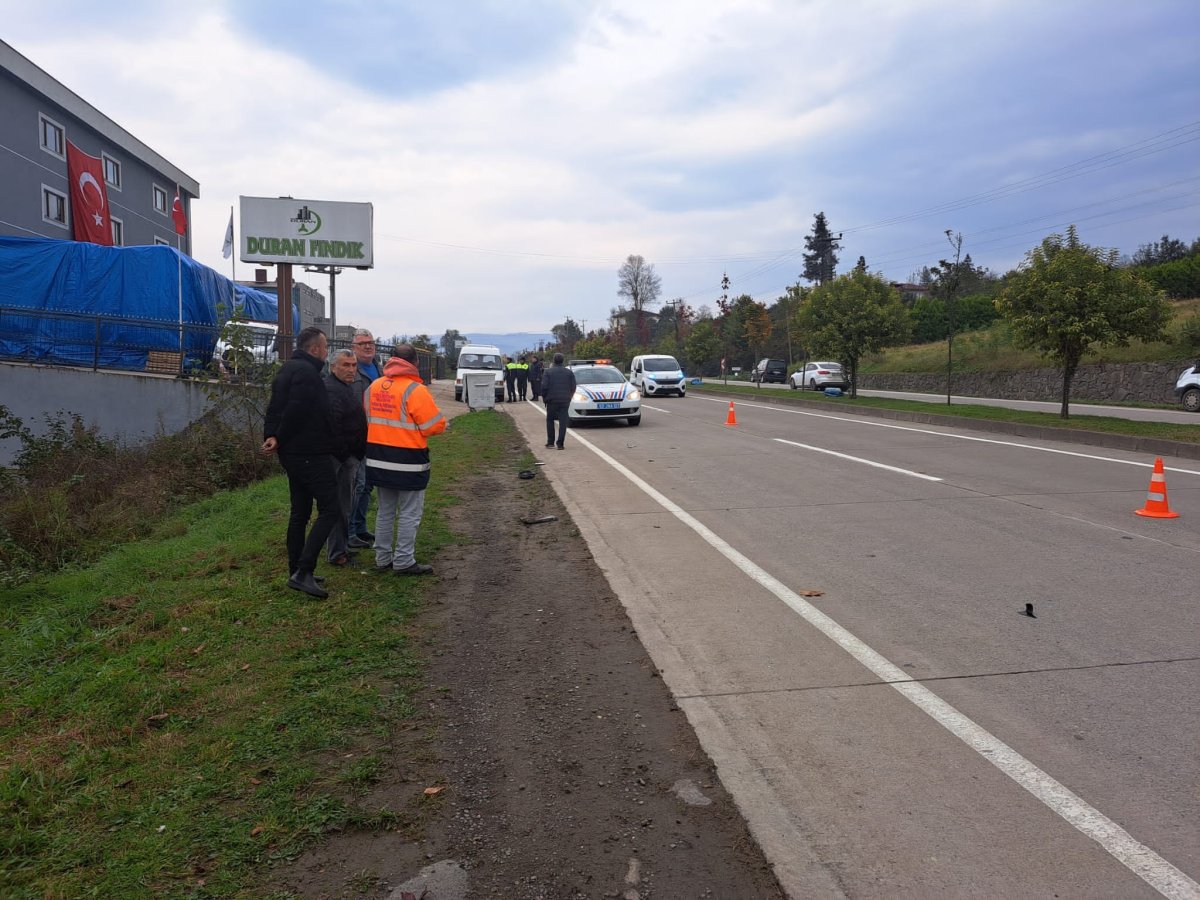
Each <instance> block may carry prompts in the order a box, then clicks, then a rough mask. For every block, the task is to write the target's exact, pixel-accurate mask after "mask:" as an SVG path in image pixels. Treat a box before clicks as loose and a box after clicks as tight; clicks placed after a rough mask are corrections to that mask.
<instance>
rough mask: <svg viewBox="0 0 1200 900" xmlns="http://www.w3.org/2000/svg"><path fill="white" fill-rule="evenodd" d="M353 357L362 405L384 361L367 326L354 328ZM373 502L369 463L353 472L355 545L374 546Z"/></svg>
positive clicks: (352, 533) (352, 544) (352, 539)
mask: <svg viewBox="0 0 1200 900" xmlns="http://www.w3.org/2000/svg"><path fill="white" fill-rule="evenodd" d="M351 346H352V348H353V349H354V359H355V361H357V363H358V378H357V380H356V381H355V382H354V390H355V391H356V392H357V393H358V402H359V405H361V404H362V398H363V394H365V393H366V392H367V388H369V387H370V386H371V382H372V381H374V380H375V379H376V378H378V377H380V376H381V375H382V374H383V361H382V360H381V359H380V358H379V355H378V354H377V353H376V352H375V336H374V335H373V334H371V332H370V331H368V330H367V329H366V328H359V329H358V330H357V331H355V332H354V340H353V341H352V342H351ZM370 506H371V488H370V487H368V486H367V467H366V466H359V467H358V471H357V472H356V473H355V475H354V505H353V506H352V507H351V508H350V542H349V546H350V547H351V548H352V549H355V548H362V547H372V546H374V544H375V533H374V532H373V531H371V529H369V528H368V527H367V510H368V509H369V508H370Z"/></svg>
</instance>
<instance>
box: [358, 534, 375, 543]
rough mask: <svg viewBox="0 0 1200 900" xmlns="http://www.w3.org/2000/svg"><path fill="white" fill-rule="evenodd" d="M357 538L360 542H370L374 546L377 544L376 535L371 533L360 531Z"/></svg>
mask: <svg viewBox="0 0 1200 900" xmlns="http://www.w3.org/2000/svg"><path fill="white" fill-rule="evenodd" d="M355 537H356V538H358V539H359V540H360V541H370V542H371V543H372V544H374V543H375V535H374V534H373V533H372V532H370V531H360V532H359V533H358V534H356V535H355Z"/></svg>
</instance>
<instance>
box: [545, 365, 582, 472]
mask: <svg viewBox="0 0 1200 900" xmlns="http://www.w3.org/2000/svg"><path fill="white" fill-rule="evenodd" d="M574 396H575V373H574V372H572V371H571V370H570V369H568V368H567V367H566V366H564V365H563V355H562V354H561V353H555V354H554V365H552V366H551V367H550V368H548V369H547V370H546V373H545V374H544V375H543V376H542V400H544V401H545V403H546V446H547V447H553V446H554V445H555V441H554V423H555V422H558V423H559V425H558V449H559V450H561V449H563V442H564V441H566V439H567V426H568V425H569V424H570V421H571V415H570V409H571V398H572V397H574Z"/></svg>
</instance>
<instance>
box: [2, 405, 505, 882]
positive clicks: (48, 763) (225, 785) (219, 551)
mask: <svg viewBox="0 0 1200 900" xmlns="http://www.w3.org/2000/svg"><path fill="white" fill-rule="evenodd" d="M511 430H512V424H511V421H510V420H509V419H508V417H506V416H499V415H494V414H472V415H467V416H461V417H459V418H458V419H456V420H455V422H454V426H453V428H451V430H450V431H449V432H448V433H447V434H446V435H445V436H443V437H441V438H435V439H434V442H433V447H432V452H433V457H434V474H433V482H432V484H431V486H430V490H429V492H428V493H427V496H426V513H425V520H424V522H423V524H422V527H421V532H420V536H419V540H418V553H419V554H420V556H421V558H423V559H425V558H434V559H435V558H436V555H437V551H438V550H439V549H440V548H442V547H445V546H446V545H448V544H451V543H454V542H455V541H456V538H455V536H454V535H453V534H452V533H451V532H450V530H449V529H448V527H447V525H446V520H445V515H444V511H445V510H446V508H447V507H448V506H449V505H451V504H454V503H456V502H457V499H456V495H455V490H456V486H458V485H460V484H461V481H462V479H463V478H464V477H465V476H467V475H469V474H470V472H471V471H472V470H474V469H476V468H477V467H478V466H481V465H489V464H494V463H495V462H496V461H497V460H499V459H500V457H501V454H502V452H503V445H504V440H503V439H504V437H505V436H506V435H507V434H509V433H511ZM286 519H287V486H286V482H285V480H284V479H283V478H281V477H276V478H272V479H270V480H268V481H264V482H260V483H258V484H255V485H253V486H251V487H249V488H247V489H244V490H239V491H235V492H227V493H224V494H220V495H217V496H215V497H213V498H211V499H208V500H205V501H202V502H199V503H196V504H194V505H191V506H189V507H187V508H185V509H183V510H182V511H180V512H179V513H178V514H176V515H174V516H172V517H171V518H169V519H167V520H166V521H165V522H163V523H162V524H161V525H159V526H158V527H157V528H156V529H155V531H154V534H153V535H151V536H150V537H149V538H147V539H145V540H143V541H141V542H138V543H134V544H128V545H125V546H122V547H120V548H118V549H117V550H115V551H113V552H111V553H109V554H108V555H106V556H105V557H103V558H102V559H101V560H100V561H99V562H98V563H96V564H95V565H92V566H89V567H86V568H80V569H77V570H74V571H66V572H62V573H60V574H58V575H55V576H53V577H48V578H43V579H37V580H34V581H31V582H28V583H26V584H24V585H22V586H20V587H19V588H15V589H10V590H7V591H5V592H4V593H3V594H0V895H3V896H5V897H82V896H101V897H123V898H124V897H138V896H151V895H153V896H197V897H201V896H203V897H207V896H214V897H215V896H232V895H236V894H238V893H239V892H241V891H243V890H246V889H247V888H248V887H249V886H252V885H254V884H258V883H261V880H262V872H263V869H264V868H265V867H266V866H268V865H269V864H270V863H271V862H273V861H276V860H280V859H285V858H290V857H294V856H295V855H296V854H298V853H299V852H300V851H301V850H302V849H303V848H304V846H305V845H306V844H308V843H310V842H311V841H313V840H315V839H316V838H317V837H318V836H320V835H322V834H324V833H326V832H328V831H329V830H331V829H338V828H344V827H348V826H353V825H359V826H363V827H403V826H404V823H405V821H406V820H405V816H406V811H404V810H391V811H373V812H372V813H369V814H368V813H366V812H364V811H362V810H359V809H357V808H356V807H355V805H354V797H355V795H356V792H360V791H361V790H362V789H364V788H365V787H366V786H369V784H370V783H371V782H372V781H373V780H374V779H375V778H376V777H377V775H378V773H379V770H380V766H381V762H380V759H379V757H378V754H377V753H376V752H375V751H376V750H377V749H378V748H379V747H380V746H381V745H383V744H384V743H386V738H387V735H388V734H389V732H391V731H392V730H393V729H395V728H396V727H398V726H399V725H401V724H402V723H404V722H405V721H406V720H408V719H409V718H410V717H411V716H412V714H413V709H412V707H411V705H410V699H409V697H410V691H411V689H412V688H413V687H414V686H415V685H416V684H417V679H418V677H419V674H420V655H419V653H418V650H417V647H416V646H414V644H415V641H414V634H415V631H414V627H413V624H412V619H413V617H414V615H415V613H416V612H417V611H418V610H419V608H420V604H421V596H422V592H423V591H425V590H427V589H428V583H427V582H422V581H419V580H416V579H414V580H406V579H397V578H390V577H388V576H386V575H376V574H375V573H374V572H373V571H370V570H369V571H368V572H367V573H360V572H359V571H358V570H357V569H351V570H348V571H347V570H337V571H335V572H332V573H330V574H329V584H328V587H329V589H330V591H331V594H330V597H329V599H327V600H324V601H316V600H312V599H310V598H307V597H306V596H305V595H302V594H299V593H297V592H294V591H290V590H288V589H287V588H285V587H284V585H283V579H284V577H285V575H284V572H283V569H284V568H285V566H284V564H283V563H282V559H283V557H284V549H283V536H284V530H285V527H286ZM366 563H367V567H368V569H369V566H370V563H371V561H370V560H369V559H367V560H366Z"/></svg>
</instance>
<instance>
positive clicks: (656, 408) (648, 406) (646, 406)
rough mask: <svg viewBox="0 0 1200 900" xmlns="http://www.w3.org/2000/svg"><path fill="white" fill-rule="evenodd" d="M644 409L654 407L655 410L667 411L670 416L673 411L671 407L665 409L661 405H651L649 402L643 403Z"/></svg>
mask: <svg viewBox="0 0 1200 900" xmlns="http://www.w3.org/2000/svg"><path fill="white" fill-rule="evenodd" d="M642 409H652V410H654V411H655V412H660V413H666V414H667V415H668V416H669V415H671V411H670V410H669V409H663V408H662V407H661V406H651V405H650V404H648V403H643V404H642Z"/></svg>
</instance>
